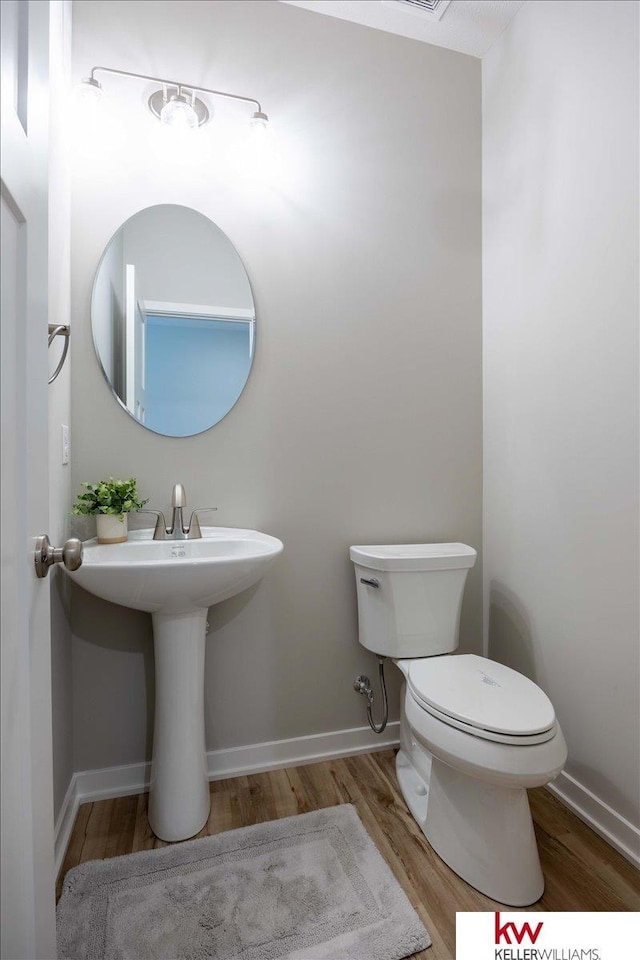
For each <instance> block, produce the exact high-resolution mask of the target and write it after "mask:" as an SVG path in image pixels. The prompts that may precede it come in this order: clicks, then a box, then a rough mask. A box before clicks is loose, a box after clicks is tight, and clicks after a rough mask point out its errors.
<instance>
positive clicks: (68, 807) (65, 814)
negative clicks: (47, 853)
mask: <svg viewBox="0 0 640 960" xmlns="http://www.w3.org/2000/svg"><path fill="white" fill-rule="evenodd" d="M76 778H77V774H75V773H74V775H73V776H72V777H71V780H70V781H69V786H68V787H67V792H66V793H65V795H64V800H63V801H62V806H61V807H60V812H59V814H58V819H57V820H56V825H55V829H54V833H53V836H54V858H55V871H56V877H57V876H58V874H59V873H60V867H61V866H62V861H63V860H64V857H65V854H66V852H67V847H68V846H69V840H70V839H71V832H72V830H73V825H74V824H75V822H76V816H77V813H78V807H79V806H80V799H79V797H78V791H77V787H76Z"/></svg>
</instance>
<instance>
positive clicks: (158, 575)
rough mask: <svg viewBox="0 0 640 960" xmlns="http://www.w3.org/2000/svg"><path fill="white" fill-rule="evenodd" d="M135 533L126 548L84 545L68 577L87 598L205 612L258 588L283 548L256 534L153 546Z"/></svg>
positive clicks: (216, 534)
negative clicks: (268, 568)
mask: <svg viewBox="0 0 640 960" xmlns="http://www.w3.org/2000/svg"><path fill="white" fill-rule="evenodd" d="M151 536H152V531H151V530H135V531H132V532H131V533H130V534H129V539H128V540H127V541H126V542H125V543H109V544H100V543H98V542H97V541H96V540H88V541H85V543H84V556H83V560H82V566H81V567H79V568H78V569H77V570H74V571H67V573H68V574H69V576H70V577H71V579H72V580H75V581H76V583H79V584H80V586H81V587H84V589H85V590H88V591H89V593H93V594H95V596H97V597H102V599H103V600H111V602H112V603H120V604H122V606H124V607H133V609H134V610H146V611H148V612H149V613H158V612H163V613H183V612H184V613H186V612H189V611H193V610H196V609H199V608H204V609H206V608H207V607H210V606H212V605H213V604H214V603H219V602H220V601H221V600H227V599H228V598H229V597H233V596H234V595H235V594H236V593H240V591H242V590H246V589H247V587H250V586H252V585H253V584H254V583H257V582H258V580H260V579H261V577H262V576H263V574H264V572H265V570H266V568H267V567H268V566H269V564H270V563H271V562H272V561H273V560H274V559H275V558H276V557H277V556H278V554H280V553H282V549H283V547H282V542H281V541H280V540H278V539H276V537H270V536H268V535H267V534H266V533H259V532H258V531H257V530H241V529H238V528H236V527H203V529H202V539H201V540H152V539H151Z"/></svg>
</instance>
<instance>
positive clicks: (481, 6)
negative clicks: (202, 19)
mask: <svg viewBox="0 0 640 960" xmlns="http://www.w3.org/2000/svg"><path fill="white" fill-rule="evenodd" d="M282 2H283V3H288V4H290V5H291V6H294V7H304V8H305V9H306V10H313V11H314V12H315V13H323V14H325V15H326V16H329V17H338V18H339V19H340V20H351V21H352V22H353V23H361V24H363V25H364V26H366V27H374V28H375V29H376V30H386V31H387V32H388V33H397V34H398V35H399V36H401V37H410V38H411V39H412V40H422V41H423V42H424V43H433V44H435V45H436V46H437V47H448V48H449V49H450V50H457V51H458V52H459V53H468V54H471V56H472V57H483V56H484V55H485V53H487V51H488V50H489V49H490V47H491V46H492V45H493V44H494V43H495V41H496V40H497V39H498V37H499V36H500V34H501V33H502V31H503V30H504V29H505V27H506V26H507V24H508V23H509V21H510V20H512V18H513V17H514V16H515V15H516V13H517V12H518V10H519V9H520V7H521V6H522V4H523V3H524V0H452V2H451V3H450V4H449V6H448V7H447V9H446V10H445V12H444V14H443V16H442V19H441V20H435V19H433V18H432V17H431V16H429V15H428V14H426V13H415V12H414V11H413V10H412V9H411V8H409V7H405V8H404V9H403V5H402V4H400V3H399V4H397V5H395V4H393V3H388V2H383V0H282Z"/></svg>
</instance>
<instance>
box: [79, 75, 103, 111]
mask: <svg viewBox="0 0 640 960" xmlns="http://www.w3.org/2000/svg"><path fill="white" fill-rule="evenodd" d="M103 96H104V90H103V89H102V84H101V83H98V81H97V80H94V79H93V77H85V78H84V80H81V81H80V83H79V84H77V86H76V89H75V97H76V101H77V102H78V103H80V104H81V105H82V106H83V107H95V106H97V105H98V104H99V103H100V101H101V100H102V98H103Z"/></svg>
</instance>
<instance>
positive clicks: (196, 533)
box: [187, 507, 218, 540]
mask: <svg viewBox="0 0 640 960" xmlns="http://www.w3.org/2000/svg"><path fill="white" fill-rule="evenodd" d="M217 509H218V508H217V507H198V509H197V510H194V511H193V513H192V514H191V518H190V520H189V529H188V531H187V539H188V540H200V539H201V537H202V530H201V529H200V521H199V520H198V514H199V513H213V512H214V511H215V510H217Z"/></svg>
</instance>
